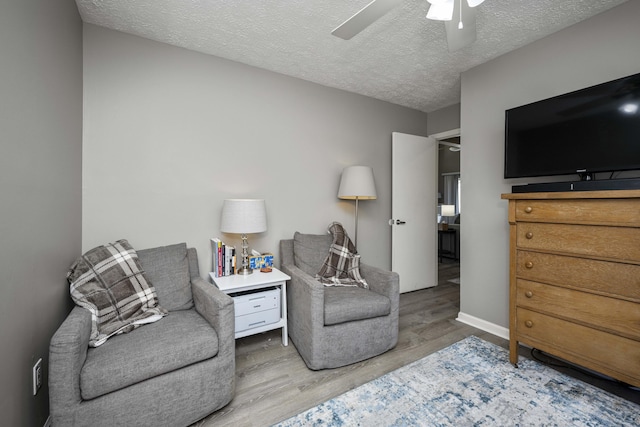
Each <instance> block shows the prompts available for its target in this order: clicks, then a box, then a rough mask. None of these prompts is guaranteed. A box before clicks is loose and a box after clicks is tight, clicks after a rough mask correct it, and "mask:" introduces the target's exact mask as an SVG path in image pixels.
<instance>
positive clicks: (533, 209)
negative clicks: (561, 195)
mask: <svg viewBox="0 0 640 427" xmlns="http://www.w3.org/2000/svg"><path fill="white" fill-rule="evenodd" d="M515 204H516V207H515V216H516V221H535V222H563V223H569V224H581V223H584V224H603V225H606V224H617V225H627V226H638V225H640V207H639V206H640V202H639V201H638V199H582V200H578V199H563V200H557V199H555V200H516V201H515Z"/></svg>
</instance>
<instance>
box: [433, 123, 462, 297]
mask: <svg viewBox="0 0 640 427" xmlns="http://www.w3.org/2000/svg"><path fill="white" fill-rule="evenodd" d="M432 137H433V138H434V139H436V141H437V142H438V196H437V197H438V219H437V221H438V284H439V285H442V284H447V283H450V284H454V285H459V284H460V236H461V226H462V225H461V210H462V202H463V200H462V197H461V189H462V179H461V174H460V153H461V144H460V129H453V130H451V131H448V132H442V133H439V134H436V135H432Z"/></svg>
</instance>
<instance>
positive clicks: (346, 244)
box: [316, 222, 369, 289]
mask: <svg viewBox="0 0 640 427" xmlns="http://www.w3.org/2000/svg"><path fill="white" fill-rule="evenodd" d="M328 231H329V233H331V234H332V235H333V243H332V244H331V246H330V247H329V254H328V255H327V258H325V260H324V264H323V265H322V268H321V269H320V271H319V272H318V274H316V278H317V279H318V280H320V282H322V283H324V285H325V286H359V287H361V288H364V289H369V285H368V284H367V282H366V280H364V278H362V276H360V255H358V254H357V253H356V247H355V246H354V245H353V243H352V242H351V239H350V238H349V236H348V235H347V232H346V231H345V229H344V227H342V224H340V223H339V222H332V223H331V224H329V228H328Z"/></svg>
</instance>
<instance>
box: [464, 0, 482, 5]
mask: <svg viewBox="0 0 640 427" xmlns="http://www.w3.org/2000/svg"><path fill="white" fill-rule="evenodd" d="M483 1H484V0H467V3H468V4H469V7H476V6H478V5H479V4H482V2H483Z"/></svg>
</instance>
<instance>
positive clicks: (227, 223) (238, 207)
mask: <svg viewBox="0 0 640 427" xmlns="http://www.w3.org/2000/svg"><path fill="white" fill-rule="evenodd" d="M220 231H222V232H223V233H234V234H240V237H241V238H242V268H240V269H239V270H238V271H237V274H244V275H247V274H251V273H253V270H252V269H251V268H249V243H248V241H247V234H251V233H263V232H265V231H267V212H266V209H265V204H264V200H263V199H226V200H225V201H224V202H223V204H222V215H221V219H220Z"/></svg>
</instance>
